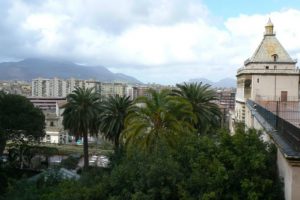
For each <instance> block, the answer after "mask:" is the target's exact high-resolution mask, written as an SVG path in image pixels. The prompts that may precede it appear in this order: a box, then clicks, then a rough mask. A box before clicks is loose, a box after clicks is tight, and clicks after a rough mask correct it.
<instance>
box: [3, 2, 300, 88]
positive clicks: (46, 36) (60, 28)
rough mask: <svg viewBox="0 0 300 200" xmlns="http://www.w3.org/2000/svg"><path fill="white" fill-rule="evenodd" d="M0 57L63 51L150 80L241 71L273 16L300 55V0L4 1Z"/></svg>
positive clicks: (290, 48)
mask: <svg viewBox="0 0 300 200" xmlns="http://www.w3.org/2000/svg"><path fill="white" fill-rule="evenodd" d="M0 13H1V20H0V61H11V60H21V59H24V58H29V57H30V58H33V57H34V58H40V57H46V58H48V57H49V58H59V59H65V60H69V61H73V62H75V63H80V64H83V65H101V66H105V67H107V68H108V69H110V70H111V71H113V72H119V73H124V74H127V75H131V76H134V77H135V78H137V79H139V80H140V81H142V82H144V83H154V82H155V83H159V84H175V83H181V82H183V81H188V80H189V79H194V78H200V77H201V78H207V79H210V80H212V81H218V80H220V79H222V78H228V77H229V78H235V74H236V71H237V69H238V68H240V67H242V65H243V62H244V60H246V59H247V58H249V57H251V56H252V54H253V53H254V51H255V49H256V47H257V46H258V45H259V43H260V41H261V40H262V38H263V33H264V26H265V24H266V23H267V21H268V19H269V18H271V20H272V22H273V24H274V28H275V31H276V36H277V38H278V39H279V41H280V42H281V44H282V45H283V46H284V47H285V49H286V50H287V51H288V52H289V54H290V55H291V56H292V58H294V59H297V58H300V26H299V21H300V1H298V0H263V1H262V0H109V1H108V0H14V1H11V0H1V1H0Z"/></svg>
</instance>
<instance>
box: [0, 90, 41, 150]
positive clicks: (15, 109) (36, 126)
mask: <svg viewBox="0 0 300 200" xmlns="http://www.w3.org/2000/svg"><path fill="white" fill-rule="evenodd" d="M44 129H45V116H44V114H43V112H42V111H41V110H40V109H39V108H35V107H34V105H33V104H32V103H31V102H30V101H29V100H28V99H27V98H26V97H23V96H20V95H14V94H4V93H3V92H1V93H0V156H1V155H2V153H3V150H4V148H5V145H6V141H7V140H13V139H18V138H20V137H25V138H26V139H27V140H29V139H33V140H38V139H40V138H41V137H44V136H45V131H44Z"/></svg>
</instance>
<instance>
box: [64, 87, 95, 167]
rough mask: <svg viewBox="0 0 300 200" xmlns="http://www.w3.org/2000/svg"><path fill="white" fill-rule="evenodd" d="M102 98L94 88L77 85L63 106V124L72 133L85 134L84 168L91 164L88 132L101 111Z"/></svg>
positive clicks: (77, 135)
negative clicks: (100, 102)
mask: <svg viewBox="0 0 300 200" xmlns="http://www.w3.org/2000/svg"><path fill="white" fill-rule="evenodd" d="M99 101H100V98H99V96H98V94H97V93H95V92H93V88H89V89H85V88H80V87H77V88H76V89H75V90H74V91H73V92H72V93H71V94H69V95H68V96H67V104H65V105H64V106H63V108H64V109H65V110H64V112H63V114H62V115H63V125H64V128H65V129H69V130H70V131H71V132H72V133H74V134H75V135H76V137H77V138H78V137H79V136H83V152H84V168H87V167H88V165H89V152H88V132H89V130H90V129H91V128H92V125H93V123H92V121H93V119H94V118H95V117H96V116H97V114H98V112H99V110H98V109H99Z"/></svg>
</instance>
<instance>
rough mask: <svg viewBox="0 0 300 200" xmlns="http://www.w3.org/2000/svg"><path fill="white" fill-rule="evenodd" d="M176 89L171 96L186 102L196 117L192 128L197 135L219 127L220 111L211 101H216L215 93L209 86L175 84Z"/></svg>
mask: <svg viewBox="0 0 300 200" xmlns="http://www.w3.org/2000/svg"><path fill="white" fill-rule="evenodd" d="M176 86H177V88H178V89H175V90H173V91H172V92H173V95H175V96H180V97H183V98H185V99H186V100H188V101H189V102H190V103H191V104H192V107H193V112H194V114H195V115H196V117H197V121H195V123H194V126H195V128H196V129H197V131H198V133H199V134H203V133H208V132H209V131H211V130H216V128H219V127H220V122H221V111H220V109H219V107H218V105H217V104H215V103H214V102H213V101H214V100H217V96H216V92H215V91H214V90H212V89H210V85H207V84H205V85H202V83H184V84H177V85H176Z"/></svg>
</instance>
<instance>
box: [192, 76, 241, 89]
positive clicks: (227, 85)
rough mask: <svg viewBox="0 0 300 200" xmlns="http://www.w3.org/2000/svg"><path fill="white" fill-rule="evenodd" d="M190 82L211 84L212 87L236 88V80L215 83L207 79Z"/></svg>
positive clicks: (228, 79)
mask: <svg viewBox="0 0 300 200" xmlns="http://www.w3.org/2000/svg"><path fill="white" fill-rule="evenodd" d="M188 82H202V83H204V84H209V85H211V86H212V87H222V88H235V87H236V80H235V79H233V78H224V79H221V80H219V81H217V82H213V81H211V80H208V79H206V78H196V79H190V80H189V81H188Z"/></svg>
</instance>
